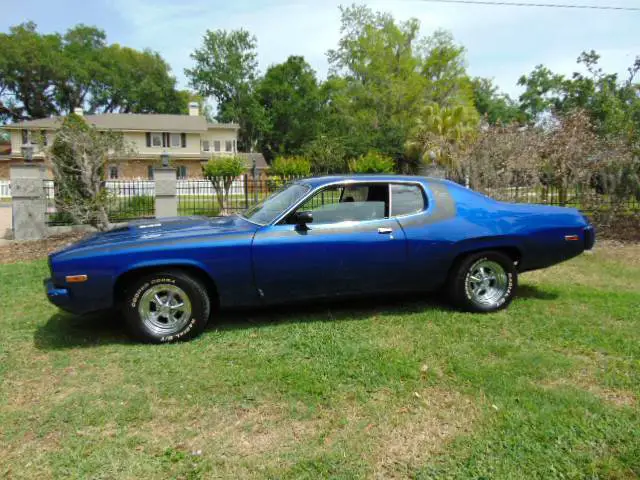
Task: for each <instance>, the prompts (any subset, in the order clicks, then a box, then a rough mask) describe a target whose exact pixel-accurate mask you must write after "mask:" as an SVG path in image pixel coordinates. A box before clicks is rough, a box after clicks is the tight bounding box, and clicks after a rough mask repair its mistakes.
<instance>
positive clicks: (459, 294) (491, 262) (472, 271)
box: [449, 251, 518, 312]
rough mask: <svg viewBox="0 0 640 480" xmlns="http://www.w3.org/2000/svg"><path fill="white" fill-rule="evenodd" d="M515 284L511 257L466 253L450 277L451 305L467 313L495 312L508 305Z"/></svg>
mask: <svg viewBox="0 0 640 480" xmlns="http://www.w3.org/2000/svg"><path fill="white" fill-rule="evenodd" d="M517 286H518V272H517V270H516V268H515V265H514V264H513V260H512V259H511V258H509V257H508V256H507V255H505V254H504V253H501V252H496V251H487V252H479V253H474V254H471V255H468V256H467V257H465V258H463V259H462V260H460V261H459V262H458V263H457V264H456V265H455V266H454V268H453V271H452V274H451V277H450V279H449V293H450V296H451V299H452V300H453V302H454V304H455V305H456V306H458V307H460V308H462V309H463V310H467V311H470V312H495V311H497V310H500V309H502V308H505V307H507V306H508V305H509V304H510V303H511V301H512V300H513V297H514V295H515V293H516V289H517Z"/></svg>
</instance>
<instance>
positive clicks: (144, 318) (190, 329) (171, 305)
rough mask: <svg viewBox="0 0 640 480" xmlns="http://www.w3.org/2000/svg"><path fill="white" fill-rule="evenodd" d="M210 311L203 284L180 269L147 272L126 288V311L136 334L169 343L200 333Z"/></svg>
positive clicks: (147, 338) (132, 329)
mask: <svg viewBox="0 0 640 480" xmlns="http://www.w3.org/2000/svg"><path fill="white" fill-rule="evenodd" d="M210 311H211V306H210V300H209V296H208V295H207V292H206V290H205V288H204V287H203V285H202V284H201V283H200V282H199V281H198V280H196V279H195V278H193V277H191V276H189V275H188V274H186V273H185V272H182V271H180V270H171V271H167V272H157V273H151V274H148V275H145V276H143V277H141V278H139V279H138V280H136V281H135V282H133V283H132V284H131V286H130V288H128V289H127V294H126V302H125V304H124V306H123V313H124V316H125V318H126V320H127V324H128V326H129V330H130V331H131V332H132V333H133V335H134V336H135V337H136V338H138V339H140V340H142V341H143V342H149V343H170V342H176V341H179V340H187V339H190V338H193V337H195V336H197V335H199V334H200V333H201V332H202V331H203V330H204V328H205V326H206V325H207V322H208V320H209V314H210Z"/></svg>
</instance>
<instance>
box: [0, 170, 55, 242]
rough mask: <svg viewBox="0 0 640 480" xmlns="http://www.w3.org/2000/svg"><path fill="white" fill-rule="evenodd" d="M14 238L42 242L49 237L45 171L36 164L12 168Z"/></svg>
mask: <svg viewBox="0 0 640 480" xmlns="http://www.w3.org/2000/svg"><path fill="white" fill-rule="evenodd" d="M9 175H10V178H11V207H12V212H11V214H12V217H13V238H14V239H15V240H39V239H41V238H45V237H46V236H47V225H46V223H45V215H44V209H45V201H46V199H45V195H44V185H43V181H44V167H43V166H42V165H38V164H33V163H23V164H14V165H11V167H10V173H9Z"/></svg>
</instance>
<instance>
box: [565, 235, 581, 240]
mask: <svg viewBox="0 0 640 480" xmlns="http://www.w3.org/2000/svg"><path fill="white" fill-rule="evenodd" d="M564 239H565V240H566V241H567V242H577V241H578V240H580V237H579V236H578V235H565V236H564Z"/></svg>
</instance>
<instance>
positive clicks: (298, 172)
mask: <svg viewBox="0 0 640 480" xmlns="http://www.w3.org/2000/svg"><path fill="white" fill-rule="evenodd" d="M271 173H273V174H274V175H277V176H280V177H285V178H287V177H308V176H309V175H310V174H311V162H310V161H309V160H307V159H306V158H305V157H301V156H293V157H276V159H275V160H274V161H273V163H272V164H271Z"/></svg>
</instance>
